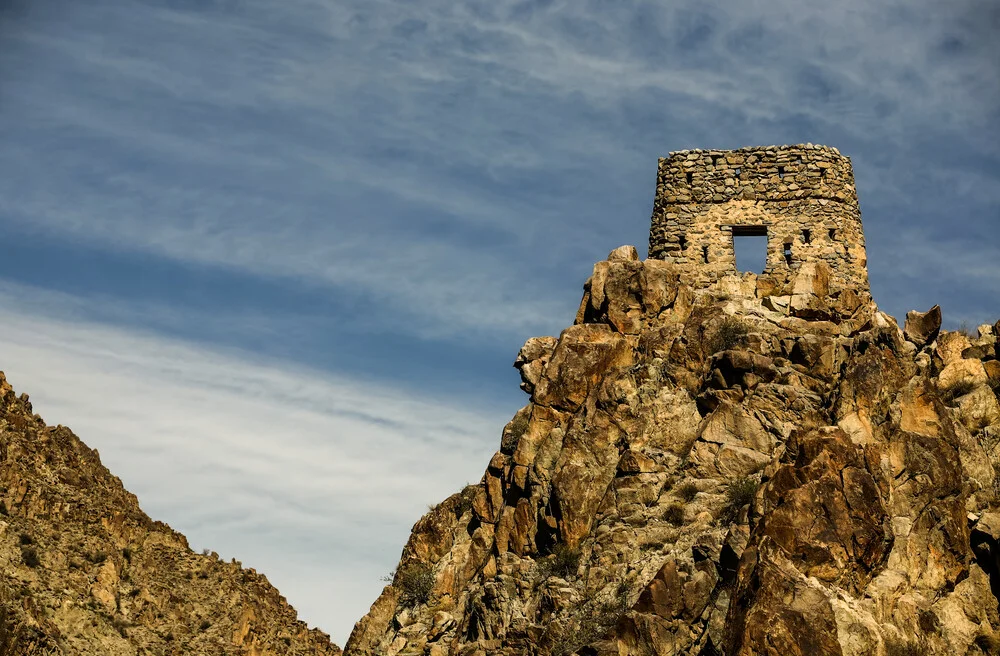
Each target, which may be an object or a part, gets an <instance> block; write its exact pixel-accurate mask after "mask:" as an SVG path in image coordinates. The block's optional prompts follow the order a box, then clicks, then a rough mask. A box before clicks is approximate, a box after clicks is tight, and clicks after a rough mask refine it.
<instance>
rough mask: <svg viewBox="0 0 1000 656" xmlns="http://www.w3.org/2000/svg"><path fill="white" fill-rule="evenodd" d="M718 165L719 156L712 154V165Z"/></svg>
mask: <svg viewBox="0 0 1000 656" xmlns="http://www.w3.org/2000/svg"><path fill="white" fill-rule="evenodd" d="M718 165H719V156H718V155H712V166H718Z"/></svg>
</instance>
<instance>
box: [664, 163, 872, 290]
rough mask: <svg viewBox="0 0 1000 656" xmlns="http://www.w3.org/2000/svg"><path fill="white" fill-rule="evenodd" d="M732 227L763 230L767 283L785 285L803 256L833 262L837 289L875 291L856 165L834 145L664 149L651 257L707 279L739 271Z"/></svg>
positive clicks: (692, 280) (763, 282) (761, 282)
mask: <svg viewBox="0 0 1000 656" xmlns="http://www.w3.org/2000/svg"><path fill="white" fill-rule="evenodd" d="M734 234H735V235H737V236H738V235H741V234H743V235H767V237H768V244H767V263H766V266H765V269H764V271H763V272H762V273H760V275H759V276H758V287H759V288H760V287H763V288H764V290H763V291H765V292H766V293H776V292H779V291H780V290H781V289H782V288H783V287H787V285H788V284H789V282H790V280H791V279H792V277H793V275H794V273H795V271H796V270H797V269H799V268H800V267H801V266H802V264H804V263H807V262H817V263H819V262H825V263H826V264H827V265H828V266H829V270H830V291H831V293H838V292H840V291H842V290H844V289H853V290H854V291H857V292H862V291H863V292H868V291H869V287H868V271H867V268H866V265H867V257H866V255H865V239H864V232H863V230H862V227H861V211H860V209H859V208H858V197H857V192H856V191H855V189H854V173H853V171H852V169H851V161H850V159H849V158H847V157H844V156H842V155H841V154H840V152H839V151H837V149H835V148H829V147H826V146H815V145H813V144H806V145H798V146H765V147H754V148H741V149H739V150H686V151H680V152H674V153H671V154H670V156H669V157H666V158H661V159H660V161H659V171H658V174H657V183H656V199H655V201H654V203H653V216H652V225H651V228H650V233H649V257H651V258H655V259H662V260H667V261H670V262H673V263H675V264H677V265H678V266H679V267H680V269H681V275H682V277H683V278H684V280H685V282H688V283H689V284H691V285H693V286H695V287H706V286H709V285H711V284H712V283H714V282H715V281H717V280H719V279H720V278H722V277H723V276H726V275H729V274H736V273H737V269H736V254H735V251H734V248H733V236H734ZM755 273H758V272H755Z"/></svg>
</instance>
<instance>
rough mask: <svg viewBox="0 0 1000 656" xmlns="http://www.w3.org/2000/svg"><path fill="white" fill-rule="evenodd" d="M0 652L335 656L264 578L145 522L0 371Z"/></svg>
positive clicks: (72, 439)
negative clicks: (19, 394)
mask: <svg viewBox="0 0 1000 656" xmlns="http://www.w3.org/2000/svg"><path fill="white" fill-rule="evenodd" d="M0 571H2V576H0V654H2V655H3V656H28V655H43V654H53V655H54V654H66V655H69V654H74V655H76V654H81V655H91V654H92V655H94V656H96V655H98V654H99V655H101V656H105V655H114V656H131V655H137V654H157V655H168V654H178V655H181V654H183V655H188V654H204V655H206V656H208V655H212V656H218V655H220V654H230V655H232V656H236V655H241V656H242V655H246V656H250V655H253V656H265V655H276V654H296V655H302V656H305V655H309V656H324V655H331V656H332V655H334V654H340V653H341V651H340V649H339V648H337V647H336V646H335V645H333V644H331V643H330V640H329V636H327V635H326V634H324V633H322V632H320V631H318V630H315V629H309V628H308V627H307V626H306V625H305V624H304V623H303V622H300V621H298V620H297V619H296V614H295V610H294V609H293V608H292V607H291V606H289V605H288V603H287V602H286V601H285V599H284V598H283V597H281V596H280V595H279V593H278V591H277V590H276V589H274V588H273V587H272V586H271V585H270V584H269V583H268V581H267V579H266V578H265V577H264V576H263V575H261V574H259V573H257V572H256V571H254V570H253V569H244V568H243V567H242V566H241V565H240V564H239V563H238V562H236V561H232V562H223V561H221V560H220V559H219V557H218V556H217V555H216V554H214V553H211V554H197V553H193V552H192V551H191V549H189V548H188V544H187V541H186V540H185V538H184V536H183V535H181V534H179V533H177V532H175V531H173V530H171V529H170V527H169V526H167V525H166V524H164V523H162V522H156V521H153V520H151V519H150V518H149V517H147V516H146V515H145V513H143V512H142V511H141V510H140V509H139V505H138V502H137V500H136V498H135V496H134V495H132V494H130V493H129V492H127V491H126V490H125V489H124V488H123V487H122V484H121V481H120V480H118V478H116V477H115V476H113V475H112V474H111V473H110V472H109V471H108V470H107V469H106V468H105V467H104V466H103V465H102V464H101V461H100V458H99V456H98V454H97V452H96V451H94V450H93V449H90V448H88V447H87V446H86V445H85V444H83V443H82V442H81V441H80V440H79V439H78V438H77V437H76V436H75V435H74V434H73V433H72V432H71V431H70V430H69V429H68V428H65V427H63V426H56V427H52V426H46V425H45V422H44V421H43V420H42V419H41V418H40V417H39V416H38V415H36V414H34V413H33V411H32V407H31V403H30V402H29V400H28V397H27V395H21V396H17V395H15V393H14V391H13V389H12V388H11V386H10V385H9V384H8V382H7V380H6V378H5V377H4V375H3V374H2V373H0Z"/></svg>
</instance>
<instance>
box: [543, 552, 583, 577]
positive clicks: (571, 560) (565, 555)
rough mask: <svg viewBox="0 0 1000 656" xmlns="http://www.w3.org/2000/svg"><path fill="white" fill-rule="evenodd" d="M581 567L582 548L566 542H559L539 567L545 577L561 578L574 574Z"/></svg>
mask: <svg viewBox="0 0 1000 656" xmlns="http://www.w3.org/2000/svg"><path fill="white" fill-rule="evenodd" d="M579 568H580V550H579V549H571V548H570V547H568V546H566V545H565V544H562V543H560V544H557V545H556V546H555V547H554V548H553V549H552V552H551V553H550V554H549V555H548V557H546V558H545V559H544V560H543V561H542V562H541V563H539V569H540V570H541V572H542V577H543V578H546V579H547V578H549V577H550V576H558V577H559V578H561V579H565V578H567V577H570V576H573V575H575V574H576V572H577V570H578V569H579Z"/></svg>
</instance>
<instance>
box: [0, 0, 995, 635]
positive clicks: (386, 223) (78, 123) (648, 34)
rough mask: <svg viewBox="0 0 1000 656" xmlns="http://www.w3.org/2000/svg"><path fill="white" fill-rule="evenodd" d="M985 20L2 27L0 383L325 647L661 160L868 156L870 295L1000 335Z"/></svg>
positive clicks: (269, 10)
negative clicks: (521, 353)
mask: <svg viewBox="0 0 1000 656" xmlns="http://www.w3.org/2000/svg"><path fill="white" fill-rule="evenodd" d="M998 37H1000V4H997V3H996V2H992V1H987V0H972V1H970V0H959V1H957V2H951V3H940V2H929V1H924V0H919V1H917V2H882V3H868V2H860V0H849V1H845V2H839V3H828V2H818V1H814V0H807V1H805V2H801V1H800V2H790V1H787V0H769V1H767V2H764V1H758V0H749V1H746V0H744V1H741V2H720V1H714V0H709V1H704V0H702V1H698V2H693V1H681V2H672V3H653V2H630V1H627V0H625V1H620V2H614V3H609V2H598V1H596V0H595V1H586V0H583V1H578V2H572V3H570V2H556V1H549V2H503V1H500V2H497V1H493V2H478V1H477V2H463V3H454V2H444V1H443V0H424V1H421V2H415V1H411V2H386V1H383V0H365V1H364V2H361V1H356V0H338V1H336V2H334V1H331V0H283V1H282V2H277V1H275V0H271V1H270V2H266V1H264V0H215V1H212V0H199V1H197V2H196V1H194V0H92V1H91V2H87V3H79V2H70V1H69V0H62V1H57V0H32V1H31V2H28V0H6V2H4V3H3V4H0V139H2V143H3V148H2V149H0V301H2V303H0V312H2V313H3V317H4V320H3V322H2V323H0V369H2V370H4V371H6V372H7V374H8V376H9V378H10V379H11V381H12V382H13V384H14V385H15V386H16V387H17V389H18V390H19V391H27V392H29V393H31V395H32V398H33V399H34V401H35V403H36V408H37V409H38V411H39V412H41V413H42V414H43V416H45V417H46V419H47V420H48V421H49V422H50V423H63V424H67V425H69V426H71V427H73V428H74V429H75V430H76V432H77V433H78V434H80V435H81V437H82V438H83V439H84V440H85V441H86V442H88V444H90V445H92V446H95V447H97V448H99V449H100V451H101V454H102V457H103V458H104V460H105V462H106V463H107V464H108V465H109V466H110V467H111V468H112V470H113V471H114V472H115V473H116V474H118V475H119V476H120V477H121V478H122V480H123V481H124V482H125V484H126V485H127V486H128V487H130V489H132V490H133V491H135V492H136V493H137V494H138V495H139V498H140V501H141V502H142V504H143V506H144V508H145V509H146V510H147V511H148V512H150V513H151V514H152V515H153V516H155V517H156V518H158V519H163V520H165V521H167V522H169V523H170V524H171V525H172V526H174V527H175V528H177V529H179V530H181V531H183V532H185V533H186V534H187V535H188V536H189V538H190V539H191V541H192V543H193V544H194V545H195V546H196V547H198V548H201V547H203V546H204V547H210V548H213V549H215V550H217V551H219V553H220V554H221V555H223V556H224V557H226V558H229V557H236V558H238V559H240V560H242V561H243V562H244V563H245V564H247V565H251V566H254V567H257V568H259V569H261V570H263V571H264V572H265V573H267V574H268V576H269V577H270V578H271V580H272V581H273V582H274V583H275V584H277V585H278V586H279V588H280V589H281V591H282V592H283V593H284V594H285V595H286V596H287V597H288V598H289V600H290V601H291V602H292V603H293V605H295V606H296V607H297V608H298V609H299V610H300V611H301V614H302V615H303V616H304V617H305V619H307V620H308V621H310V622H311V623H314V624H318V625H319V626H320V627H322V628H324V629H325V630H327V631H330V632H331V633H332V634H333V636H334V638H335V639H336V640H338V641H340V642H341V643H342V642H343V641H344V640H345V639H346V635H347V632H348V631H349V629H350V626H351V624H352V623H353V622H354V621H355V620H356V619H357V618H358V617H360V615H361V614H363V613H364V612H365V610H367V607H368V605H369V604H370V603H371V602H372V601H373V600H374V598H375V596H376V595H377V593H378V590H379V589H380V587H381V585H382V583H381V582H380V581H379V576H381V575H382V574H384V573H385V572H387V571H388V570H389V569H391V567H392V566H393V564H394V562H395V560H396V558H397V557H398V554H399V551H400V549H401V547H402V543H403V541H404V540H405V537H406V535H407V533H408V530H409V527H410V525H411V524H412V523H413V521H415V520H416V518H417V517H418V516H419V514H420V513H421V512H422V511H423V510H425V509H426V505H427V504H428V503H433V502H435V501H438V500H440V499H441V498H443V497H444V496H445V495H446V494H448V493H449V492H450V491H452V490H455V489H458V488H459V487H460V486H461V485H462V484H464V483H465V482H466V481H474V480H476V479H478V477H479V476H480V474H481V472H482V469H483V467H484V465H485V463H486V461H487V459H488V457H489V455H490V454H491V453H492V452H493V451H494V450H495V448H496V447H497V444H498V443H499V434H500V429H501V427H502V425H503V423H504V422H505V421H506V419H507V418H509V416H510V415H511V414H513V412H514V411H515V410H516V409H517V407H519V406H520V405H521V404H523V403H524V401H525V399H524V397H523V394H522V393H521V392H520V391H519V390H518V388H517V375H516V372H515V371H514V370H513V369H511V367H510V364H511V362H512V360H513V357H514V355H515V354H516V351H517V349H518V347H519V346H520V344H521V343H522V342H523V341H524V340H525V339H526V338H527V337H529V336H532V335H540V334H557V333H558V331H559V330H561V329H562V328H563V327H565V326H566V325H568V324H569V323H570V322H571V321H572V318H573V315H574V312H575V309H576V305H577V303H578V301H579V297H580V292H581V286H582V284H583V282H584V280H585V279H586V277H587V275H588V274H589V272H590V269H591V266H592V264H593V262H594V261H596V260H600V259H602V258H603V257H604V256H605V255H606V254H607V252H608V251H609V250H611V249H612V248H614V247H616V246H618V245H620V244H623V243H632V244H635V245H637V246H638V247H639V249H640V252H641V253H644V252H645V244H646V238H647V230H648V222H649V214H650V209H651V207H652V198H653V191H654V182H655V174H656V158H657V157H659V156H662V155H665V154H666V153H668V152H669V151H672V150H681V149H684V148H697V147H702V148H736V147H740V146H746V145H759V144H783V143H800V142H813V143H824V144H829V145H833V146H836V147H838V148H839V149H840V150H841V151H842V152H843V153H845V154H847V155H849V156H851V158H852V160H853V162H854V169H855V175H856V178H857V187H858V191H859V194H860V197H861V207H862V212H863V219H864V222H865V228H866V235H867V243H868V256H869V270H870V274H871V281H872V287H873V292H874V294H875V296H876V299H877V300H878V302H879V303H880V305H881V306H882V308H883V309H884V310H886V311H888V312H889V313H891V314H893V315H895V316H897V317H900V318H901V317H902V315H903V314H904V313H905V312H906V311H907V310H909V309H914V308H917V309H927V308H928V307H930V306H931V305H933V304H934V303H940V304H941V305H942V307H943V310H944V315H945V321H946V323H947V324H949V325H951V326H955V325H957V324H958V323H959V322H961V321H965V322H968V323H969V324H971V325H976V324H978V323H981V322H984V321H987V320H989V321H994V320H996V319H997V318H998V317H1000V312H998V310H1000V239H998V238H997V233H998V231H1000V155H998V153H1000V46H998V45H997V44H998V43H1000V38H998Z"/></svg>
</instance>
